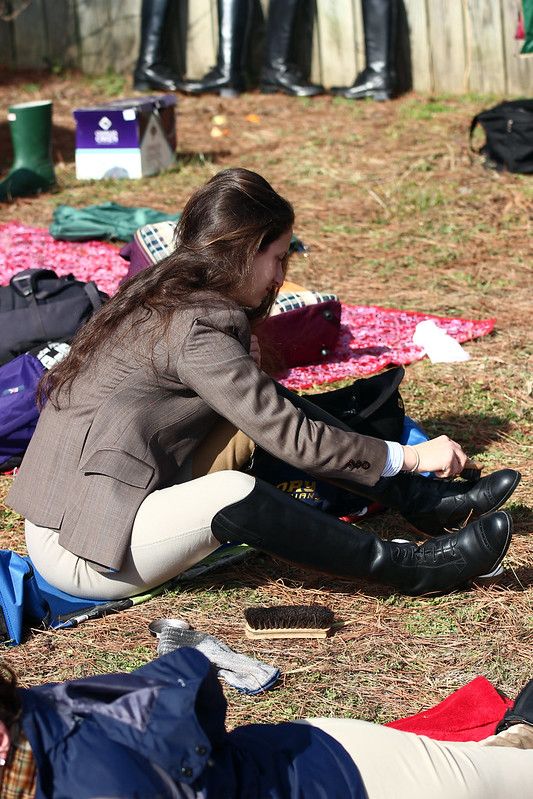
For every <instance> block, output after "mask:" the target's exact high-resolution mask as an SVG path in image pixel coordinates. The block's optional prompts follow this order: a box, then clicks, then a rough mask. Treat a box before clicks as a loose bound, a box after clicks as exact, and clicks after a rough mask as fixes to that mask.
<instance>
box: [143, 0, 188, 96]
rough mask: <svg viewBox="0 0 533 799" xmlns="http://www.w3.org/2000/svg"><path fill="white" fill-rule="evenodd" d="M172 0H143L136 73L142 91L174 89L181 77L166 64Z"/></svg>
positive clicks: (178, 85)
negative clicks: (163, 50) (164, 45)
mask: <svg viewBox="0 0 533 799" xmlns="http://www.w3.org/2000/svg"><path fill="white" fill-rule="evenodd" d="M167 7H168V0H143V3H142V9H141V45H140V49H139V57H138V59H137V64H136V66H135V72H134V73H133V85H134V88H135V89H137V90H138V91H147V90H149V89H158V90H160V91H164V92H174V91H176V90H177V89H179V88H180V87H181V79H180V77H179V76H178V75H177V74H175V72H174V71H173V70H172V69H170V67H168V66H166V65H165V64H164V63H163V60H162V56H161V39H162V36H163V30H164V25H165V16H166V12H167Z"/></svg>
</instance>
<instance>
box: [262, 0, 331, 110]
mask: <svg viewBox="0 0 533 799" xmlns="http://www.w3.org/2000/svg"><path fill="white" fill-rule="evenodd" d="M297 7H298V0H270V6H269V11H268V26H267V38H266V48H265V58H264V64H263V68H262V70H261V79H260V88H261V91H262V92H263V93H264V94H272V93H274V92H284V93H285V94H290V95H295V96H297V97H314V96H315V95H317V94H323V93H324V91H325V90H324V87H323V86H320V85H319V84H317V83H310V81H308V80H307V78H305V77H304V75H303V74H302V71H301V69H300V68H299V67H298V66H297V65H296V64H293V63H291V61H290V49H291V39H292V33H293V28H294V20H295V16H296V10H297Z"/></svg>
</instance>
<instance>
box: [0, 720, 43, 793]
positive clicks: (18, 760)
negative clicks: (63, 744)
mask: <svg viewBox="0 0 533 799" xmlns="http://www.w3.org/2000/svg"><path fill="white" fill-rule="evenodd" d="M36 778H37V771H36V768H35V760H34V759H33V754H32V751H31V747H30V744H29V743H28V740H27V738H26V737H25V736H24V734H23V733H22V732H21V731H19V733H18V734H15V735H14V736H13V740H12V741H11V749H10V753H9V759H8V762H7V763H6V765H5V766H4V768H3V772H2V776H1V780H2V783H1V786H0V799H33V798H34V796H35V791H36V787H37V786H36Z"/></svg>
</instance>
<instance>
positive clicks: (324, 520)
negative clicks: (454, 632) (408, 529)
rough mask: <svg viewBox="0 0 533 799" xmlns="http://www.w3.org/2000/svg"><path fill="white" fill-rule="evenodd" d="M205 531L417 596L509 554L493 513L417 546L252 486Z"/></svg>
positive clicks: (507, 522)
mask: <svg viewBox="0 0 533 799" xmlns="http://www.w3.org/2000/svg"><path fill="white" fill-rule="evenodd" d="M211 529H212V531H213V535H214V536H215V538H216V539H217V540H218V541H220V542H221V543H226V542H228V541H231V542H240V543H246V544H250V545H251V546H254V547H257V548H258V549H261V550H263V551H264V552H268V553H269V554H271V555H277V556H278V557H281V558H283V559H284V560H288V561H290V562H292V563H297V564H299V565H301V566H306V567H310V568H312V569H315V570H317V571H321V572H325V573H327V574H332V575H335V576H337V577H343V578H348V579H356V578H361V577H362V578H366V579H369V580H374V581H376V582H379V583H387V584H389V585H392V586H394V587H395V588H398V589H399V590H400V591H402V592H403V593H406V594H412V595H413V596H415V595H419V594H428V593H442V592H446V591H452V590H454V589H456V588H460V587H463V586H465V585H467V584H468V583H469V581H471V580H472V579H473V578H475V577H479V576H480V575H483V574H488V573H489V572H492V571H493V570H494V569H496V568H497V567H498V565H499V564H500V562H501V560H502V558H503V557H504V555H505V553H506V552H507V549H508V547H509V543H510V540H511V531H512V522H511V519H510V517H509V516H508V515H507V514H506V513H505V512H504V511H499V512H497V513H493V514H492V515H490V516H487V517H485V518H484V519H480V520H479V521H476V522H472V523H471V524H469V525H468V526H467V527H465V528H464V529H463V530H460V531H459V532H457V533H453V534H451V535H448V536H443V537H441V538H438V539H435V540H432V541H427V542H426V543H425V544H422V546H417V545H416V544H404V543H401V544H400V543H394V542H391V541H384V540H382V539H381V538H379V537H378V536H377V535H375V534H374V533H369V532H367V531H363V530H359V529H357V530H356V529H354V528H353V527H352V526H351V525H349V524H346V523H345V522H341V521H339V520H338V519H335V518H333V517H331V516H328V515H327V514H325V513H322V512H321V511H319V510H316V509H315V508H311V507H309V506H308V505H306V504H305V503H303V502H299V501H298V500H296V499H293V498H292V497H289V496H287V495H286V494H284V493H283V491H280V490H279V489H277V488H274V487H273V486H270V485H268V483H265V482H263V481H262V480H258V479H256V481H255V486H254V488H253V489H252V491H251V492H250V493H249V494H248V496H246V497H245V498H244V499H242V500H240V501H239V502H235V503H233V504H232V505H228V506H227V507H226V508H223V509H222V510H221V511H219V512H218V513H217V514H216V515H215V517H214V518H213V521H212V523H211Z"/></svg>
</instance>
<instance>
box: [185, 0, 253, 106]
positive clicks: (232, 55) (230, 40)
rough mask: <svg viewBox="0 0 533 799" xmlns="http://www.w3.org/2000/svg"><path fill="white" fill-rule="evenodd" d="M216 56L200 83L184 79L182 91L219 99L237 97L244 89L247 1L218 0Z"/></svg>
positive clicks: (247, 17)
mask: <svg viewBox="0 0 533 799" xmlns="http://www.w3.org/2000/svg"><path fill="white" fill-rule="evenodd" d="M217 9H218V54H217V63H216V66H215V67H213V69H210V70H209V72H208V73H207V74H206V75H204V77H203V78H201V79H200V80H188V81H185V82H184V84H183V90H184V91H186V92H188V93H189V94H203V93H204V92H218V94H220V95H221V97H237V96H238V95H239V94H240V92H243V91H244V90H245V88H246V80H245V71H244V67H245V63H244V62H245V56H246V45H247V41H248V24H249V17H250V2H249V0H218V2H217Z"/></svg>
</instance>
